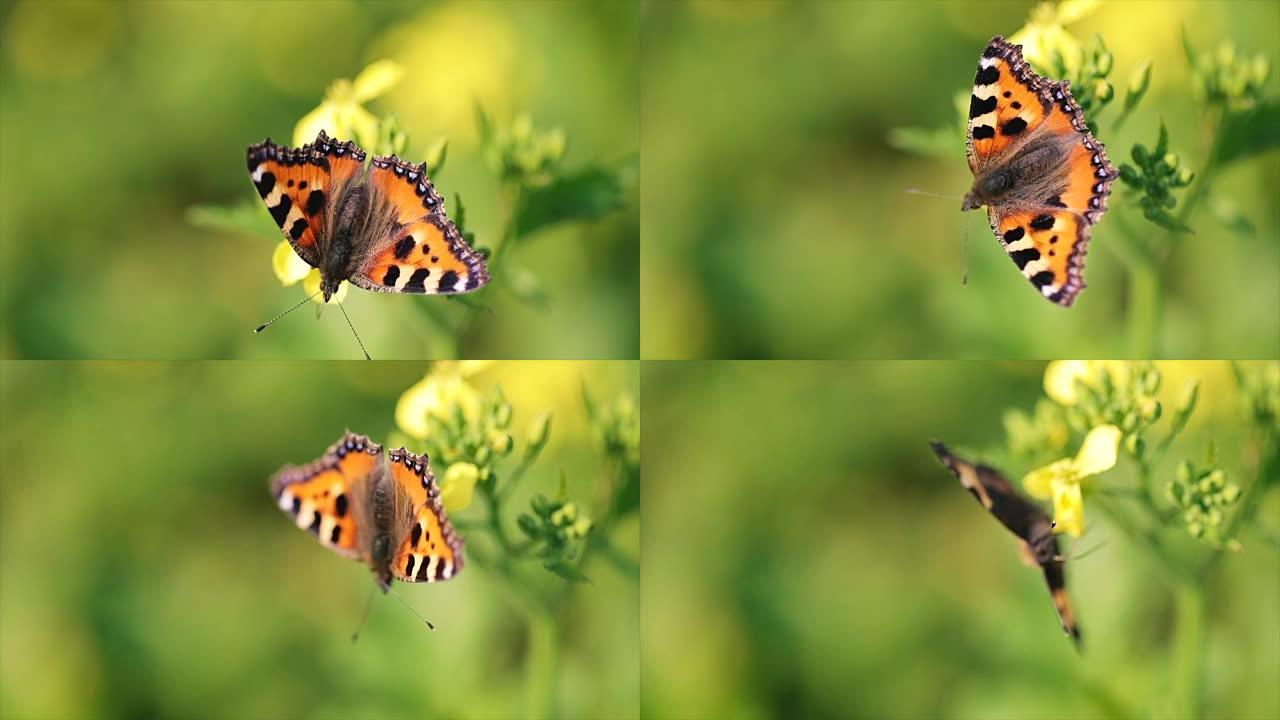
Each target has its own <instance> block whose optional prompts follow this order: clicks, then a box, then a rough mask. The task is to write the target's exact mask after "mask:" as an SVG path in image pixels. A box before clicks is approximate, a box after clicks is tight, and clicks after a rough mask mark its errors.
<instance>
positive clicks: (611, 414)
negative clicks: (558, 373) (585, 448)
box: [583, 388, 640, 466]
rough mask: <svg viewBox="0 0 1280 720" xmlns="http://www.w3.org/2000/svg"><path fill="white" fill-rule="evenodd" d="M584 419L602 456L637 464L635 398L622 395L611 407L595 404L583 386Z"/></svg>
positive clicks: (638, 423) (637, 427)
mask: <svg viewBox="0 0 1280 720" xmlns="http://www.w3.org/2000/svg"><path fill="white" fill-rule="evenodd" d="M583 398H584V400H585V402H586V407H587V418H588V420H590V422H591V428H592V431H593V432H594V434H595V436H596V440H597V442H599V443H600V445H601V448H602V449H603V450H604V453H605V455H607V456H609V457H611V458H616V459H618V460H619V461H621V462H622V463H624V464H626V465H631V466H638V465H639V464H640V413H639V411H637V409H636V404H635V401H634V400H632V399H631V398H630V397H628V396H625V395H624V396H622V397H620V398H618V400H617V401H616V402H615V403H614V404H613V406H600V405H597V404H596V402H595V400H593V399H592V398H591V395H590V393H588V392H587V391H586V388H583Z"/></svg>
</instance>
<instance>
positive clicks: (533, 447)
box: [524, 412, 551, 460]
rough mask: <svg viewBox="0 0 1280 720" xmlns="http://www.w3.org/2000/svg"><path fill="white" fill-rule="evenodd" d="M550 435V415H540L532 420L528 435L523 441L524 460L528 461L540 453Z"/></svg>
mask: <svg viewBox="0 0 1280 720" xmlns="http://www.w3.org/2000/svg"><path fill="white" fill-rule="evenodd" d="M550 433H551V413H545V412H544V413H542V414H541V415H538V417H536V418H534V419H533V424H532V425H530V426H529V434H528V436H527V439H526V440H525V446H524V458H525V460H529V459H531V458H533V457H534V456H536V455H537V454H538V453H540V452H542V448H543V447H545V446H546V444H547V438H548V437H549V436H550Z"/></svg>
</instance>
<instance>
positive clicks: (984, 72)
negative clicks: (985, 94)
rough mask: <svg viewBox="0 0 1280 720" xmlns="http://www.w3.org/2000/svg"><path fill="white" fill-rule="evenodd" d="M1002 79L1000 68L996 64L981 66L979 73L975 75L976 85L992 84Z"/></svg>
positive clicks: (974, 81) (974, 82)
mask: <svg viewBox="0 0 1280 720" xmlns="http://www.w3.org/2000/svg"><path fill="white" fill-rule="evenodd" d="M999 79H1000V69H999V68H997V67H996V66H995V65H992V66H990V67H979V68H978V74H977V75H975V76H974V77H973V84H974V85H990V84H991V83H993V82H995V81H997V80H999Z"/></svg>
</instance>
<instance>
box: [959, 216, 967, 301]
mask: <svg viewBox="0 0 1280 720" xmlns="http://www.w3.org/2000/svg"><path fill="white" fill-rule="evenodd" d="M960 224H961V225H963V226H964V245H963V246H962V249H961V250H960V262H962V263H963V264H964V275H963V276H961V277H960V284H961V285H968V284H969V216H968V215H962V216H961V217H960Z"/></svg>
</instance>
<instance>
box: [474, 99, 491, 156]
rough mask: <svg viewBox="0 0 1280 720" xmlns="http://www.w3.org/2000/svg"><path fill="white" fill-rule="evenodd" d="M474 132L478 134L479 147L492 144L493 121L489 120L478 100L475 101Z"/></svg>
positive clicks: (486, 146)
mask: <svg viewBox="0 0 1280 720" xmlns="http://www.w3.org/2000/svg"><path fill="white" fill-rule="evenodd" d="M476 132H477V133H479V135H480V147H481V148H488V147H489V146H490V145H491V144H493V123H492V122H490V121H489V115H488V113H486V112H485V111H484V107H482V106H481V105H480V103H479V102H478V101H477V102H476Z"/></svg>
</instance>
